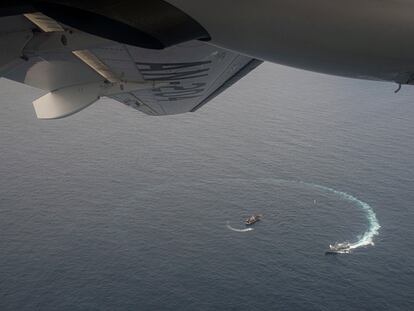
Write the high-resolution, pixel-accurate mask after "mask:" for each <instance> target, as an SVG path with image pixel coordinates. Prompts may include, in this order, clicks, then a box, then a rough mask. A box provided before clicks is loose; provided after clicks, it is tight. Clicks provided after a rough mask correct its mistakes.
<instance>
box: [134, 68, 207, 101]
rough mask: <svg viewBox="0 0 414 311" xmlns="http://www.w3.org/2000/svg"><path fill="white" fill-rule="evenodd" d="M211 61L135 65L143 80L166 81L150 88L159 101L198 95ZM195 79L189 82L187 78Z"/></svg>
mask: <svg viewBox="0 0 414 311" xmlns="http://www.w3.org/2000/svg"><path fill="white" fill-rule="evenodd" d="M208 64H211V61H199V62H188V63H140V62H137V63H136V65H137V67H138V69H139V71H140V72H141V74H142V76H143V78H144V79H145V80H152V81H166V82H167V84H166V85H165V86H160V87H157V88H154V89H152V92H153V95H154V96H155V97H157V98H159V101H176V100H183V99H191V98H197V97H200V96H201V95H202V94H203V92H204V90H205V88H206V83H205V82H204V81H203V80H205V79H206V77H208V71H209V70H210V68H209V67H207V68H206V66H207V65H208ZM190 79H192V80H195V81H196V82H192V81H191V82H190V81H188V80H190Z"/></svg>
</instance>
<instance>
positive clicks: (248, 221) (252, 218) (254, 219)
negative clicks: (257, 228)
mask: <svg viewBox="0 0 414 311" xmlns="http://www.w3.org/2000/svg"><path fill="white" fill-rule="evenodd" d="M262 218H263V215H262V214H255V215H252V216H250V217H248V218H246V220H245V221H244V223H245V224H246V225H253V224H254V223H256V222H258V221H259V220H260V219H262Z"/></svg>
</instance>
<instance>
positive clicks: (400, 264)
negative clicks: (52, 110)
mask: <svg viewBox="0 0 414 311" xmlns="http://www.w3.org/2000/svg"><path fill="white" fill-rule="evenodd" d="M394 88H395V86H394V85H392V84H385V83H378V82H366V81H356V80H349V79H342V78H335V77H329V76H323V75H317V74H312V73H306V72H302V71H297V70H292V69H287V68H284V67H279V66H275V65H269V64H265V65H263V66H261V67H259V68H258V69H257V70H256V71H255V72H253V73H252V74H250V75H249V76H248V77H246V78H245V79H243V80H242V81H240V82H239V83H238V84H237V85H235V86H234V87H233V88H231V89H229V90H228V91H227V92H226V93H225V94H223V95H221V96H219V97H218V98H216V99H215V100H214V101H213V102H211V103H210V104H208V105H207V106H205V107H204V108H203V109H202V110H200V111H198V112H197V113H194V114H186V115H180V116H171V117H159V118H157V117H149V116H145V115H142V114H140V113H138V112H135V111H134V110H131V109H130V108H128V107H125V106H123V105H122V104H118V103H116V102H113V101H109V100H102V101H100V102H99V103H97V104H95V105H94V106H92V107H90V108H88V109H86V110H85V111H83V112H82V113H79V114H76V115H74V116H72V117H70V118H67V119H63V120H58V121H38V120H36V119H35V116H34V112H33V109H32V107H31V104H30V102H31V101H32V100H33V99H35V98H36V97H38V96H40V95H41V93H39V92H38V91H36V90H33V89H30V88H28V87H21V86H18V85H17V84H15V83H12V82H8V81H0V98H1V99H0V102H1V110H0V118H1V122H0V144H1V147H0V148H1V149H0V176H1V180H0V255H1V256H0V310H2V311H3V310H249V311H250V310H414V260H413V257H414V226H413V223H414V207H413V202H414V161H413V160H414V122H413V121H414V88H409V87H407V88H403V90H402V91H401V92H400V93H399V94H397V95H395V94H393V90H394ZM281 179H282V180H288V181H292V180H293V181H304V182H307V183H313V184H317V185H323V186H326V187H329V188H332V189H335V190H338V191H342V192H346V193H348V194H350V195H352V196H354V197H356V198H358V199H359V200H361V201H362V202H365V203H367V204H369V206H370V207H371V208H372V209H373V211H374V212H375V213H376V217H377V220H378V222H379V224H380V225H381V228H380V230H379V235H377V236H375V237H374V242H375V246H369V247H366V248H364V247H362V248H358V249H355V250H354V251H353V253H351V254H344V255H339V256H325V255H324V251H325V249H326V248H327V246H328V245H329V244H330V243H333V242H335V241H340V242H342V241H345V240H348V241H350V242H356V241H357V240H358V239H359V238H360V237H361V235H363V234H364V232H366V231H367V230H369V226H370V224H369V222H368V220H367V216H366V213H365V212H364V211H363V210H362V209H361V208H360V206H358V204H355V202H351V201H349V200H346V199H344V198H343V197H341V196H338V195H336V194H335V193H333V192H329V191H324V190H323V188H317V187H312V186H309V185H308V184H304V183H298V182H282V181H281ZM255 212H260V213H263V214H264V219H263V221H262V222H259V223H257V224H256V225H255V227H254V230H253V231H250V232H234V231H231V230H229V229H228V228H227V227H226V223H227V221H229V223H230V224H231V226H233V227H235V228H243V219H244V217H246V216H248V215H250V214H252V213H255Z"/></svg>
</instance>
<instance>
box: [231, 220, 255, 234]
mask: <svg viewBox="0 0 414 311" xmlns="http://www.w3.org/2000/svg"><path fill="white" fill-rule="evenodd" d="M226 227H227V228H228V229H230V230H231V231H236V232H248V231H253V230H254V229H253V228H245V229H236V228H233V227H232V226H230V222H229V221H228V222H227V224H226Z"/></svg>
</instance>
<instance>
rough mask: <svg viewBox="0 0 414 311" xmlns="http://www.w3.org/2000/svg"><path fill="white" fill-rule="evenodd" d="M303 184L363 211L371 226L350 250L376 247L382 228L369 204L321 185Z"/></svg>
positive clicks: (352, 244) (351, 245)
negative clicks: (328, 193)
mask: <svg viewBox="0 0 414 311" xmlns="http://www.w3.org/2000/svg"><path fill="white" fill-rule="evenodd" d="M301 183H303V184H306V185H309V186H311V187H314V188H317V189H321V190H323V191H326V192H330V193H333V194H335V195H337V196H338V197H340V198H341V199H343V200H346V201H348V202H351V203H353V204H355V205H356V206H357V207H359V208H360V209H361V210H363V211H364V213H365V217H366V219H367V220H368V225H369V226H368V229H367V231H365V233H364V234H363V235H362V236H360V237H359V240H358V241H357V242H355V243H351V244H350V246H349V249H355V248H358V247H362V246H369V245H374V237H375V236H376V235H378V234H379V229H380V228H381V226H380V224H379V223H378V219H377V216H376V215H375V212H374V210H373V209H372V207H371V206H370V205H369V204H368V203H365V202H363V201H361V200H359V199H357V198H356V197H354V196H352V195H350V194H348V193H346V192H342V191H338V190H335V189H332V188H329V187H325V186H321V185H316V184H311V183H306V182H301Z"/></svg>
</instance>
